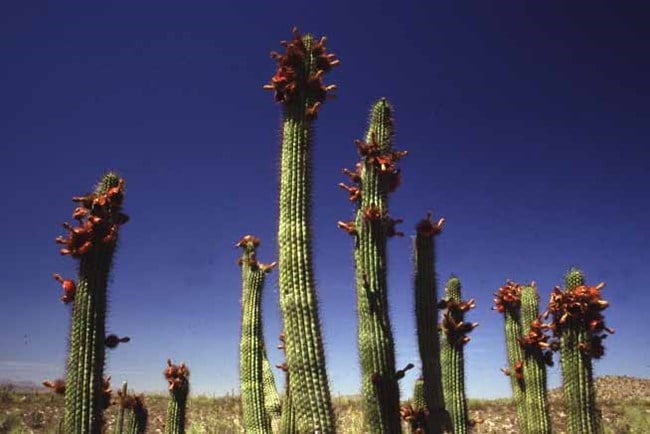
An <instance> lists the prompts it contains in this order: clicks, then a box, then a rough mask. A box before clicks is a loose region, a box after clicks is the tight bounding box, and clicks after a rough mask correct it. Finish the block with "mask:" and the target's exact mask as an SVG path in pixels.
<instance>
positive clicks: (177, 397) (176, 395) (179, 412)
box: [163, 360, 190, 434]
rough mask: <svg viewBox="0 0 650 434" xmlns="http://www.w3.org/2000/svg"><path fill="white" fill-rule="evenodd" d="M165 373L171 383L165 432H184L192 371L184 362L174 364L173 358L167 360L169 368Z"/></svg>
mask: <svg viewBox="0 0 650 434" xmlns="http://www.w3.org/2000/svg"><path fill="white" fill-rule="evenodd" d="M163 375H164V376H165V379H166V380H167V383H168V385H169V404H168V405H167V417H166V419H165V434H184V433H185V411H186V407H187V395H188V394H189V392H190V381H189V376H190V371H189V369H187V366H186V365H185V363H183V362H181V364H180V365H174V364H173V363H172V361H171V360H167V368H165V370H164V371H163Z"/></svg>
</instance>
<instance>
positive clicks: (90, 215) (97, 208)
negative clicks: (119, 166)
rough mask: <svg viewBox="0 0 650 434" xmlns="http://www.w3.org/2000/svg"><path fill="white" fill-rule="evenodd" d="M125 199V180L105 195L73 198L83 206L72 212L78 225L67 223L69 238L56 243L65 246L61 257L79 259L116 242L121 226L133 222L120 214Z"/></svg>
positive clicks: (65, 225) (57, 239) (60, 239)
mask: <svg viewBox="0 0 650 434" xmlns="http://www.w3.org/2000/svg"><path fill="white" fill-rule="evenodd" d="M123 198H124V180H123V179H120V182H119V184H118V185H117V186H115V187H112V188H109V189H108V191H107V192H106V193H105V194H99V195H98V194H96V193H90V194H88V195H86V196H79V197H73V198H72V200H73V202H78V203H80V204H81V206H79V207H77V208H76V209H75V210H74V212H73V213H72V217H73V218H74V219H75V220H77V222H78V225H77V226H72V225H71V224H69V223H64V224H63V227H64V228H65V229H67V230H68V235H67V237H63V236H60V237H57V238H56V240H55V241H56V242H57V243H59V244H63V246H64V247H63V248H62V249H61V254H62V255H71V256H73V257H75V258H79V257H82V256H83V255H85V254H86V253H88V252H89V251H90V250H91V249H92V248H93V247H94V246H96V245H98V244H111V243H113V242H115V240H116V238H117V228H118V226H119V225H122V224H124V223H126V222H127V221H128V220H129V217H128V216H127V215H126V214H123V213H121V212H120V208H121V206H122V199H123ZM57 280H58V279H57Z"/></svg>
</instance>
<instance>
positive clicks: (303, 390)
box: [265, 30, 338, 433]
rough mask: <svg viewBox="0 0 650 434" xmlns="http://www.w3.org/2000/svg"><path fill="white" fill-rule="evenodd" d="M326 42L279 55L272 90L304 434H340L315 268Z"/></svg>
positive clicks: (301, 42) (290, 360)
mask: <svg viewBox="0 0 650 434" xmlns="http://www.w3.org/2000/svg"><path fill="white" fill-rule="evenodd" d="M324 44H325V39H324V38H323V39H321V40H315V39H314V38H313V37H312V36H311V35H306V36H304V37H301V36H300V34H298V31H297V30H295V31H294V37H293V39H292V40H291V41H289V42H287V43H286V44H284V45H285V47H286V53H285V54H282V55H280V54H278V53H272V57H274V58H275V59H276V60H277V61H278V66H279V67H278V70H277V73H276V74H275V75H274V76H273V78H272V79H271V83H270V84H268V85H267V86H265V88H267V89H271V90H274V91H275V99H276V101H281V102H283V103H284V117H283V122H282V151H281V171H280V218H279V230H278V244H279V264H280V267H279V268H280V272H279V274H280V277H279V283H280V308H281V310H282V317H283V321H284V331H285V334H286V340H287V353H286V356H287V364H288V366H289V369H290V370H291V376H290V384H289V388H290V391H291V396H292V399H293V403H294V404H295V410H296V422H297V428H298V431H299V432H310V433H311V432H314V431H319V432H321V433H330V432H333V431H334V430H335V423H334V411H333V408H332V403H331V397H330V390H329V383H328V378H327V371H326V365H325V353H324V348H323V338H322V334H321V325H320V319H319V313H318V301H317V295H316V287H315V283H314V270H313V265H312V233H311V211H310V205H311V178H312V173H311V148H312V138H313V127H312V122H313V120H314V119H315V118H316V116H317V113H318V109H319V107H320V106H321V104H322V103H323V102H324V101H325V97H326V95H327V92H328V91H329V90H331V89H332V86H325V85H324V84H323V82H322V75H323V74H324V73H325V72H327V71H328V70H329V69H330V68H331V67H332V66H334V65H336V64H337V63H338V61H337V60H334V57H333V56H332V55H328V54H326V50H325V45H324Z"/></svg>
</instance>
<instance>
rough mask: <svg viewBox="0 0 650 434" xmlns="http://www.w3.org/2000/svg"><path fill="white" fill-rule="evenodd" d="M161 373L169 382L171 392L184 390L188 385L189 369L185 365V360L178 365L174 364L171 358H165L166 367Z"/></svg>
mask: <svg viewBox="0 0 650 434" xmlns="http://www.w3.org/2000/svg"><path fill="white" fill-rule="evenodd" d="M163 375H164V376H165V379H166V380H167V382H168V383H169V390H170V391H171V392H176V391H179V390H185V389H187V387H188V386H189V380H188V377H189V376H190V370H189V369H187V366H185V362H181V364H180V365H174V364H172V361H171V360H169V359H167V368H165V370H164V371H163Z"/></svg>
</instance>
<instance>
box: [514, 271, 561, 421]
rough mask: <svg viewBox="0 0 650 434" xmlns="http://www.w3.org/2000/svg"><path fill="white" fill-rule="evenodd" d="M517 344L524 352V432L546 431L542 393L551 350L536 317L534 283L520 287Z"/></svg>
mask: <svg viewBox="0 0 650 434" xmlns="http://www.w3.org/2000/svg"><path fill="white" fill-rule="evenodd" d="M521 325H522V330H523V336H521V337H520V340H519V342H520V345H521V347H522V349H523V355H524V368H523V375H524V385H525V402H526V416H527V417H528V420H527V421H526V426H527V432H529V433H531V434H550V432H551V417H550V412H549V406H548V397H547V392H546V365H550V366H552V365H553V358H552V357H553V353H552V351H551V348H550V347H551V346H550V344H549V343H548V336H547V335H546V334H545V329H546V328H547V327H546V326H545V325H544V324H542V323H541V321H540V318H539V295H538V294H537V288H536V287H535V284H534V283H531V284H530V285H526V286H524V287H523V288H522V290H521Z"/></svg>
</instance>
